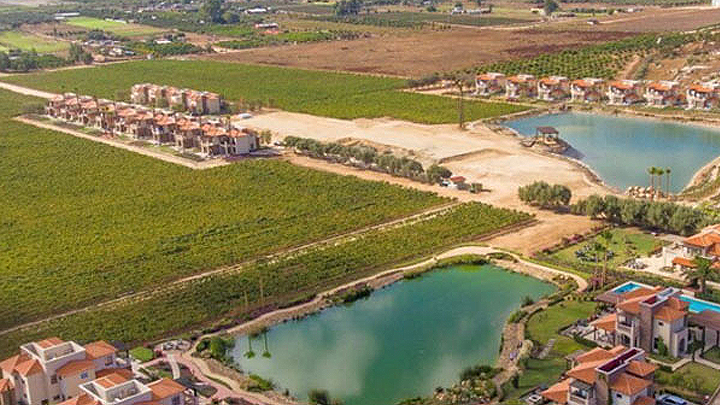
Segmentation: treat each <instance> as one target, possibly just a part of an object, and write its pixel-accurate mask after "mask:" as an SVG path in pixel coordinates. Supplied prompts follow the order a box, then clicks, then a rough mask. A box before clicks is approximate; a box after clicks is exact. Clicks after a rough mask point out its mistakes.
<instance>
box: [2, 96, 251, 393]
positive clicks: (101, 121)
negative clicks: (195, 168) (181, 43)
mask: <svg viewBox="0 0 720 405" xmlns="http://www.w3.org/2000/svg"><path fill="white" fill-rule="evenodd" d="M45 111H46V113H47V115H49V116H50V117H52V118H56V119H59V120H63V121H65V122H70V123H76V124H79V125H82V126H85V127H92V128H97V129H100V130H102V131H105V132H106V133H109V134H112V135H124V136H130V137H132V138H133V139H136V140H144V141H148V142H151V143H154V144H157V145H160V144H169V145H171V146H174V147H175V148H177V149H178V150H181V151H185V150H189V151H196V152H198V153H199V155H200V156H203V157H215V156H221V157H224V156H233V155H244V154H247V153H250V152H252V151H254V150H255V149H257V148H258V146H259V139H258V135H257V133H256V132H255V131H253V130H251V129H249V128H243V127H238V126H236V125H234V124H232V123H231V122H230V121H229V120H227V119H223V118H219V117H197V116H191V115H186V114H183V113H178V112H172V111H165V110H157V109H150V108H147V107H143V106H138V105H133V104H127V103H118V102H114V101H111V100H105V99H97V98H94V97H91V96H78V95H76V94H73V93H66V94H63V95H60V96H57V97H55V98H53V99H51V100H50V101H49V102H48V104H47V106H46V108H45ZM0 405H2V404H0Z"/></svg>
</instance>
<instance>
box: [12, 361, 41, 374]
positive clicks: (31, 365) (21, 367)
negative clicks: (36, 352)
mask: <svg viewBox="0 0 720 405" xmlns="http://www.w3.org/2000/svg"><path fill="white" fill-rule="evenodd" d="M15 371H17V372H18V373H20V375H21V376H24V377H27V376H29V375H33V374H37V373H40V372H42V371H43V368H42V366H41V365H40V362H39V361H37V360H35V359H32V360H28V361H26V362H23V363H20V364H18V366H17V367H15Z"/></svg>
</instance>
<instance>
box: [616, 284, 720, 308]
mask: <svg viewBox="0 0 720 405" xmlns="http://www.w3.org/2000/svg"><path fill="white" fill-rule="evenodd" d="M640 287H642V285H641V284H637V283H634V282H632V281H630V282H627V283H625V284H623V285H621V286H619V287H616V288H615V289H614V290H613V292H616V293H618V294H623V293H626V292H630V291H633V290H637V289H638V288H640ZM680 299H681V300H683V301H685V302H687V303H689V304H690V307H689V308H688V309H689V310H690V312H695V313H698V312H702V311H705V310H710V311H715V312H720V305H719V304H715V303H712V302H708V301H704V300H699V299H697V298H693V297H690V296H688V295H681V296H680Z"/></svg>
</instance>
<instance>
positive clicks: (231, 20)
mask: <svg viewBox="0 0 720 405" xmlns="http://www.w3.org/2000/svg"><path fill="white" fill-rule="evenodd" d="M222 19H223V21H225V23H226V24H236V23H238V22H240V15H239V14H238V13H236V12H234V11H226V12H224V13H223V14H222Z"/></svg>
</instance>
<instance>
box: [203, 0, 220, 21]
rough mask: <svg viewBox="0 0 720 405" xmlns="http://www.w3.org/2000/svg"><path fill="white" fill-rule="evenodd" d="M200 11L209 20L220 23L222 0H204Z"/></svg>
mask: <svg viewBox="0 0 720 405" xmlns="http://www.w3.org/2000/svg"><path fill="white" fill-rule="evenodd" d="M201 12H202V14H203V15H204V16H205V18H207V19H208V20H210V21H211V22H214V23H222V22H223V19H222V16H223V0H205V3H203V5H202V8H201Z"/></svg>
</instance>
